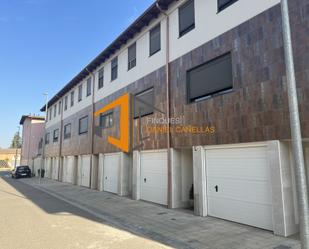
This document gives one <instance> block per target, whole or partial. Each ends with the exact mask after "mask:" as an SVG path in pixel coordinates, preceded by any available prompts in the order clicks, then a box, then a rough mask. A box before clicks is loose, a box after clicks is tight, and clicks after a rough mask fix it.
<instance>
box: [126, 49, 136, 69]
mask: <svg viewBox="0 0 309 249" xmlns="http://www.w3.org/2000/svg"><path fill="white" fill-rule="evenodd" d="M135 66H136V43H134V44H132V45H131V46H130V47H129V48H128V70H130V69H132V68H133V67H135Z"/></svg>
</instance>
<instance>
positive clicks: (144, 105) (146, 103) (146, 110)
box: [134, 88, 155, 118]
mask: <svg viewBox="0 0 309 249" xmlns="http://www.w3.org/2000/svg"><path fill="white" fill-rule="evenodd" d="M154 104H155V102H154V92H153V88H150V89H148V90H146V91H143V92H141V93H138V94H136V95H135V98H134V118H138V117H143V116H146V115H150V114H153V109H154V108H153V107H154Z"/></svg>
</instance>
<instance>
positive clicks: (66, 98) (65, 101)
mask: <svg viewBox="0 0 309 249" xmlns="http://www.w3.org/2000/svg"><path fill="white" fill-rule="evenodd" d="M67 109H68V96H65V97H64V110H65V111H66V110H67Z"/></svg>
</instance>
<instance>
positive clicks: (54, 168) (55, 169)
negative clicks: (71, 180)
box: [51, 157, 59, 180]
mask: <svg viewBox="0 0 309 249" xmlns="http://www.w3.org/2000/svg"><path fill="white" fill-rule="evenodd" d="M51 162H52V163H51V164H52V179H54V180H58V170H59V161H58V158H56V157H53V158H52V160H51Z"/></svg>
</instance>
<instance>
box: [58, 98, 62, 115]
mask: <svg viewBox="0 0 309 249" xmlns="http://www.w3.org/2000/svg"><path fill="white" fill-rule="evenodd" d="M61 104H62V102H61V101H59V104H58V115H60V114H61Z"/></svg>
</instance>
